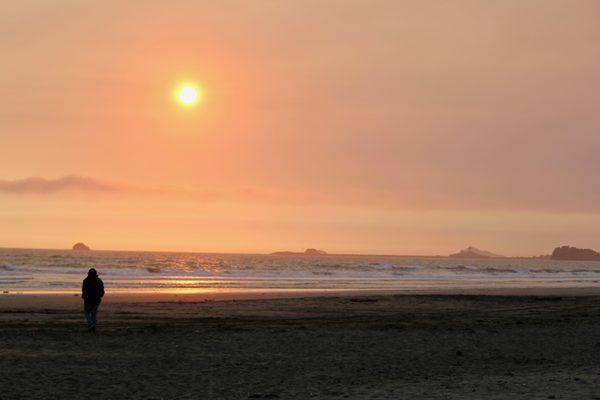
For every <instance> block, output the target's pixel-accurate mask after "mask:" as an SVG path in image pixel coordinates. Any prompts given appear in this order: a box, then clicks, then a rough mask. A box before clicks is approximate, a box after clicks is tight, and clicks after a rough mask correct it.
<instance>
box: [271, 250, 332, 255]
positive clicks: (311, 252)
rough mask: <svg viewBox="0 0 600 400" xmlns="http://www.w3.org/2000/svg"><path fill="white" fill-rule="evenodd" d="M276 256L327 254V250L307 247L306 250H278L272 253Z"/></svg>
mask: <svg viewBox="0 0 600 400" xmlns="http://www.w3.org/2000/svg"><path fill="white" fill-rule="evenodd" d="M271 254H272V255H275V256H324V255H326V254H327V252H326V251H323V250H317V249H306V250H304V252H295V251H276V252H274V253H271Z"/></svg>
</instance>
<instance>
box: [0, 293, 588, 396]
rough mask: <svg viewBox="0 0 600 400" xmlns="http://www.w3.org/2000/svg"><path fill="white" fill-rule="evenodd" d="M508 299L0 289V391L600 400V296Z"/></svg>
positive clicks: (27, 393) (8, 393)
mask: <svg viewBox="0 0 600 400" xmlns="http://www.w3.org/2000/svg"><path fill="white" fill-rule="evenodd" d="M512 294H513V295H512V296H481V295H474V294H471V295H441V294H440V295H390V294H387V295H377V296H376V295H365V294H364V293H362V294H358V293H357V294H350V293H347V294H345V295H344V296H342V297H335V296H333V295H332V294H330V295H329V296H321V297H306V298H295V297H293V296H292V297H286V296H283V297H282V296H279V297H280V298H275V299H269V298H258V299H248V298H245V299H241V298H240V297H239V296H237V297H236V296H231V295H226V294H221V295H215V296H207V295H194V296H174V295H173V296H151V295H146V296H141V295H135V296H133V295H132V296H125V295H121V296H113V297H112V298H109V299H107V301H105V302H104V303H103V304H102V306H101V309H100V314H99V322H100V327H99V330H100V333H99V334H98V335H92V334H88V333H87V332H86V330H85V326H84V323H83V316H82V314H81V301H80V299H79V298H77V297H74V296H58V295H54V296H25V295H22V296H20V295H0V355H1V357H0V371H2V373H1V374H0V398H2V399H25V398H26V399H42V398H44V399H46V398H61V399H71V398H73V399H75V398H77V399H80V398H91V397H93V398H97V399H130V398H133V399H309V398H316V399H344V398H349V399H549V398H556V399H600V296H578V297H573V296H567V295H566V294H569V293H565V295H563V296H562V297H557V296H548V295H547V294H546V293H533V294H531V295H530V296H522V295H514V294H519V293H512ZM554 294H555V293H554ZM571 294H572V293H571ZM262 297H270V296H268V295H263V296H262Z"/></svg>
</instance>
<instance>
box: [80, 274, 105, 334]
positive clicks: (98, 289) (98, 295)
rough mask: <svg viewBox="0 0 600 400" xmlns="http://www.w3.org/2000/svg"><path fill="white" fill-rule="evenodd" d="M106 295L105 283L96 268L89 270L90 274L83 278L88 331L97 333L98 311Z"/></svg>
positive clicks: (82, 288)
mask: <svg viewBox="0 0 600 400" xmlns="http://www.w3.org/2000/svg"><path fill="white" fill-rule="evenodd" d="M103 296H104V283H103V282H102V280H101V279H100V278H98V273H97V272H96V270H95V269H94V268H91V269H90V270H89V271H88V276H87V278H85V279H84V280H83V286H82V287H81V297H82V298H83V315H84V316H85V320H86V321H87V325H88V331H90V332H94V333H96V313H98V307H99V306H100V302H101V301H102V297H103Z"/></svg>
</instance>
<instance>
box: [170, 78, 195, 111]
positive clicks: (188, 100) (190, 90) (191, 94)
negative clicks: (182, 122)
mask: <svg viewBox="0 0 600 400" xmlns="http://www.w3.org/2000/svg"><path fill="white" fill-rule="evenodd" d="M175 96H176V99H177V101H178V102H179V103H180V104H182V105H183V106H185V107H191V106H193V105H195V104H196V103H197V102H198V101H199V100H200V89H198V87H197V86H196V85H194V84H192V83H184V84H181V85H179V86H178V87H177V89H176V90H175Z"/></svg>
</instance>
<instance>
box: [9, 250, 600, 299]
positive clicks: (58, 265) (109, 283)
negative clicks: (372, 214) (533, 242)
mask: <svg viewBox="0 0 600 400" xmlns="http://www.w3.org/2000/svg"><path fill="white" fill-rule="evenodd" d="M89 268H95V269H96V270H97V271H98V272H99V275H100V277H101V278H102V279H103V281H104V283H105V286H106V288H107V291H108V292H115V293H116V292H129V293H135V292H174V293H204V292H210V291H216V290H220V291H227V290H230V291H247V292H252V291H260V292H269V291H273V292H276V291H328V290H332V291H335V290H338V291H344V290H400V291H411V290H444V289H452V290H454V289H486V288H530V287H541V288H577V287H597V286H600V262H588V261H572V262H571V261H553V260H547V259H511V258H505V259H484V260H466V259H464V260H463V259H450V258H443V257H402V256H369V255H364V256H363V255H326V256H301V255H298V256H295V255H293V256H289V255H260V254H211V253H175V252H125V251H90V252H74V251H70V250H33V249H32V250H29V249H0V290H1V292H3V293H7V292H8V293H78V292H79V290H80V287H81V281H82V279H83V278H84V277H85V276H86V273H87V270H88V269H89Z"/></svg>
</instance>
